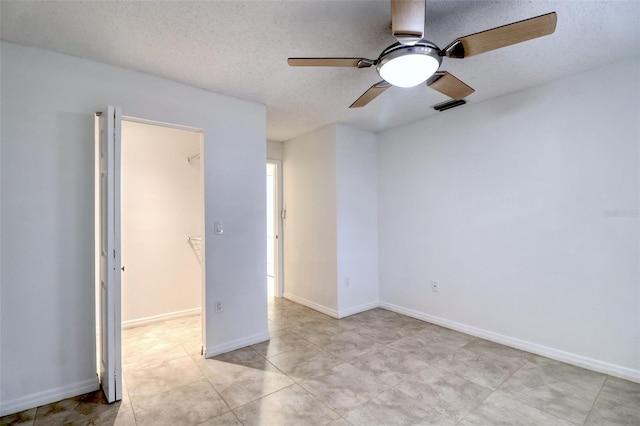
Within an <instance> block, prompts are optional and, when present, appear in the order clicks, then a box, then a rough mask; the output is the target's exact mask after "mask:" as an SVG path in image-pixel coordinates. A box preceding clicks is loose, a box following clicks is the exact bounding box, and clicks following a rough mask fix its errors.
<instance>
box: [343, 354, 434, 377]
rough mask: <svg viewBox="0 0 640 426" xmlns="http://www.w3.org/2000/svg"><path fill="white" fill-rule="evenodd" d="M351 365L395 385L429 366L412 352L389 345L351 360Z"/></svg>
mask: <svg viewBox="0 0 640 426" xmlns="http://www.w3.org/2000/svg"><path fill="white" fill-rule="evenodd" d="M349 363H350V364H351V365H353V366H355V367H357V368H359V369H360V370H362V371H366V372H368V373H371V374H372V375H373V376H375V377H376V378H377V379H378V380H380V381H382V382H384V383H386V384H387V385H391V386H395V385H396V384H398V383H400V382H401V381H403V380H406V379H408V378H410V377H412V376H414V375H415V374H417V373H418V372H420V371H422V370H424V369H425V368H427V367H428V366H429V364H427V363H426V362H424V361H421V360H419V359H417V358H415V357H413V356H412V355H411V354H408V353H405V352H400V351H397V350H395V349H391V348H389V347H379V348H375V349H373V350H372V351H371V352H368V353H366V354H364V355H362V356H359V357H358V358H354V359H352V360H351V361H350V362H349Z"/></svg>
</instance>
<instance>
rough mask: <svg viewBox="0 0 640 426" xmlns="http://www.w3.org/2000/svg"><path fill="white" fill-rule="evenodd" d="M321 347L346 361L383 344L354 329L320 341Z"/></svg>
mask: <svg viewBox="0 0 640 426" xmlns="http://www.w3.org/2000/svg"><path fill="white" fill-rule="evenodd" d="M318 345H319V346H321V348H322V349H323V350H324V351H326V352H329V353H330V354H332V355H335V356H337V357H338V358H341V359H343V360H345V361H349V360H351V359H353V358H356V357H359V356H361V355H364V354H366V353H367V352H369V351H371V350H373V349H375V348H377V347H380V346H382V345H381V344H379V343H376V342H374V341H373V340H371V339H369V338H368V337H364V336H361V335H360V334H357V333H356V332H355V330H354V331H344V332H342V333H338V334H336V335H333V336H331V337H329V338H328V339H326V340H325V341H323V342H320V343H318Z"/></svg>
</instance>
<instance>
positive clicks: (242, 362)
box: [192, 347, 275, 377]
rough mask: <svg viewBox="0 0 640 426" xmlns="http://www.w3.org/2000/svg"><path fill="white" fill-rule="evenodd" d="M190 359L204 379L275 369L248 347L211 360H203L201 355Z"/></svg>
mask: <svg viewBox="0 0 640 426" xmlns="http://www.w3.org/2000/svg"><path fill="white" fill-rule="evenodd" d="M192 359H193V360H194V362H195V363H196V365H197V366H198V368H199V369H200V370H201V371H202V374H204V375H205V377H212V376H215V375H218V374H228V373H231V372H234V371H243V370H265V371H274V370H275V367H274V366H273V365H272V364H271V363H270V362H269V361H267V359H266V358H265V357H263V356H262V355H260V354H259V353H257V352H256V351H254V350H253V349H252V348H250V347H249V348H243V349H238V350H235V351H233V352H228V353H226V354H222V355H219V356H216V357H213V358H203V357H202V356H201V355H196V356H192Z"/></svg>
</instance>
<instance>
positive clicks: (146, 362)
mask: <svg viewBox="0 0 640 426" xmlns="http://www.w3.org/2000/svg"><path fill="white" fill-rule="evenodd" d="M120 136H121V138H120V142H119V144H116V146H119V148H116V149H118V150H119V154H118V155H117V156H116V158H117V160H116V162H117V164H116V167H115V169H116V170H117V175H118V176H119V182H120V184H119V185H118V188H119V191H118V195H117V197H118V202H117V203H116V205H119V208H118V212H117V214H118V217H119V220H118V221H116V225H115V229H114V230H113V232H115V233H116V234H117V235H118V239H119V241H120V248H119V252H120V255H119V258H120V259H121V261H120V262H119V264H118V268H119V269H118V268H114V270H116V269H117V272H118V275H119V277H120V286H119V287H120V291H119V293H118V295H119V296H120V297H117V300H116V301H115V303H116V304H117V306H116V307H115V309H116V310H117V312H119V313H120V315H118V318H119V319H120V321H119V323H118V324H116V327H118V328H119V329H121V332H120V333H118V340H120V339H121V343H117V344H116V348H117V349H119V350H118V353H116V354H115V357H116V358H118V360H119V361H120V362H119V363H118V364H120V365H121V366H122V367H121V371H117V374H118V375H121V377H122V388H123V389H125V390H128V391H129V392H128V393H129V394H131V393H132V392H131V391H132V390H133V391H134V392H133V393H136V394H140V392H142V393H144V392H145V391H144V389H128V387H130V386H131V385H133V386H135V382H136V381H135V380H134V381H133V382H134V383H131V382H132V381H131V380H127V378H130V377H132V375H133V376H135V375H139V374H144V370H145V369H153V368H157V367H158V366H159V365H161V364H164V363H168V362H171V361H173V360H176V359H179V358H184V357H185V356H189V355H192V354H199V353H201V350H202V345H203V342H204V338H203V335H204V326H203V322H204V317H205V315H204V300H205V299H204V270H203V269H204V268H203V258H204V252H205V244H204V243H205V241H204V237H203V232H204V173H203V167H202V159H201V152H202V148H203V133H202V131H201V130H198V129H192V128H187V127H183V126H177V125H169V124H165V123H157V122H151V121H147V120H141V119H135V118H129V117H123V118H122V121H121V125H120ZM97 161H98V160H97ZM96 193H97V194H98V193H99V189H98V188H96ZM98 211H100V210H99V206H98V204H97V207H96V212H98ZM101 226H104V225H103V224H102V223H101V222H100V220H99V218H97V220H96V232H97V233H98V232H99V231H100V228H101ZM97 240H98V239H97ZM114 255H115V251H114ZM120 266H121V268H120ZM98 311H99V310H98V309H96V312H98ZM97 320H98V319H97ZM98 323H99V322H98ZM99 332H100V330H99V329H98V333H99ZM97 342H100V336H99V335H98V336H97ZM100 346H101V345H100V344H98V349H99V350H100ZM97 355H98V357H97V358H98V362H100V359H101V355H100V354H99V353H98V354H97ZM118 370H120V369H118ZM99 371H100V370H99ZM116 382H117V380H116Z"/></svg>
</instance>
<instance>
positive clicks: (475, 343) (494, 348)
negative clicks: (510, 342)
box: [452, 331, 532, 369]
mask: <svg viewBox="0 0 640 426" xmlns="http://www.w3.org/2000/svg"><path fill="white" fill-rule="evenodd" d="M452 333H456V334H457V335H460V334H462V333H458V332H455V331H452ZM463 349H464V350H466V351H468V352H471V353H473V354H475V355H477V356H478V357H480V358H484V359H495V360H497V361H500V362H502V363H504V364H508V365H511V366H512V367H514V368H515V369H517V368H520V367H522V366H523V365H524V363H525V362H527V361H529V360H530V359H531V358H532V355H531V354H530V353H528V352H524V351H521V350H518V349H514V348H510V347H508V346H504V345H501V344H499V343H494V342H490V341H488V340H483V339H474V340H472V341H470V342H469V343H467V344H466V345H465V346H464V347H463Z"/></svg>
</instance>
